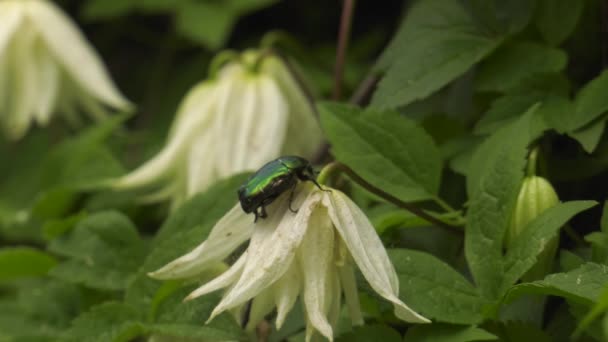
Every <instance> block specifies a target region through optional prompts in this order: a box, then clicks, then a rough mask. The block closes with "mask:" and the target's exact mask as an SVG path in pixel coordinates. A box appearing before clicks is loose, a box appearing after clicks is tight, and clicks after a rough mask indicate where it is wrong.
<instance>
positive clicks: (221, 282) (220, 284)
mask: <svg viewBox="0 0 608 342" xmlns="http://www.w3.org/2000/svg"><path fill="white" fill-rule="evenodd" d="M245 262H247V252H244V253H243V254H241V256H240V257H239V258H238V260H237V261H236V262H235V263H234V264H233V265H232V266H230V268H229V269H228V270H226V272H224V273H222V274H220V275H219V276H217V277H215V278H213V280H211V281H209V282H207V283H205V284H204V285H202V286H200V287H199V288H197V289H196V290H194V291H192V292H190V294H189V295H188V296H186V298H185V299H184V300H185V301H186V300H192V299H194V298H197V297H200V296H204V295H206V294H208V293H211V292H213V291H217V290H219V289H223V288H225V287H229V286H231V285H233V284H234V282H235V281H237V279H239V277H240V276H241V273H242V272H243V267H244V266H245ZM209 320H211V318H209Z"/></svg>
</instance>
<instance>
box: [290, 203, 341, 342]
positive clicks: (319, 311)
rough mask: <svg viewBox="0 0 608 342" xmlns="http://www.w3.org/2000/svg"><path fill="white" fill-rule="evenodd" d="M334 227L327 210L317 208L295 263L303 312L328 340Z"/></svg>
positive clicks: (330, 332) (330, 329)
mask: <svg viewBox="0 0 608 342" xmlns="http://www.w3.org/2000/svg"><path fill="white" fill-rule="evenodd" d="M333 253H334V230H333V229H332V224H331V221H330V219H329V217H328V216H327V209H325V208H324V207H319V208H317V209H316V210H315V211H314V212H313V214H312V215H311V216H310V222H309V223H308V230H307V232H306V235H305V236H304V239H303V240H302V243H301V245H300V248H299V249H298V262H299V264H300V267H301V268H302V275H303V285H304V289H303V290H304V296H303V302H304V306H305V308H306V315H307V317H308V320H309V321H310V323H311V324H312V326H313V327H314V328H315V329H316V330H318V331H319V332H320V333H321V334H322V335H323V336H325V337H327V338H328V339H329V340H332V339H333V331H332V327H331V324H330V323H329V321H328V319H327V314H328V312H329V308H330V306H331V304H332V300H333V299H334V298H335V296H336V295H337V296H339V294H340V292H338V293H335V292H333V286H332V283H333V281H332V280H333V276H334V275H332V274H330V270H331V269H332V266H333Z"/></svg>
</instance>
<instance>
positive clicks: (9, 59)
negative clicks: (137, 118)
mask: <svg viewBox="0 0 608 342" xmlns="http://www.w3.org/2000/svg"><path fill="white" fill-rule="evenodd" d="M104 105H106V106H109V107H113V108H115V109H123V110H126V109H128V108H129V107H130V103H129V101H128V100H126V99H125V98H124V97H123V96H122V95H121V94H120V92H119V91H118V90H117V89H116V87H115V86H114V84H113V83H112V81H111V80H110V77H109V76H108V73H107V71H106V70H105V67H104V65H103V63H102V62H101V60H100V58H99V56H98V55H97V53H96V52H95V51H94V50H93V47H92V46H91V45H90V44H89V43H88V42H87V41H86V38H85V37H84V36H83V35H82V33H81V32H80V31H79V30H78V27H77V26H76V24H75V23H74V22H72V20H71V19H70V18H69V17H68V16H66V15H65V13H63V12H62V11H61V9H59V8H58V7H57V6H56V5H54V4H53V3H52V2H50V1H46V0H0V125H1V126H2V129H3V130H4V132H5V135H6V136H7V137H8V138H10V139H19V138H21V137H22V136H23V135H24V134H25V133H26V132H27V130H28V128H29V126H30V125H31V124H32V122H33V121H35V122H37V123H38V124H39V125H43V126H44V125H46V124H47V123H48V122H49V120H50V119H51V116H52V115H53V113H55V112H58V113H60V114H61V115H63V116H64V118H65V119H67V120H69V121H70V122H72V123H74V124H77V123H79V122H80V118H79V115H78V112H79V110H83V111H85V112H86V113H87V114H89V115H92V116H93V118H95V119H99V118H102V117H105V116H106V114H107V113H106V110H105V108H104V107H103V106H104Z"/></svg>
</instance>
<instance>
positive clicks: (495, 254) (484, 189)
mask: <svg viewBox="0 0 608 342" xmlns="http://www.w3.org/2000/svg"><path fill="white" fill-rule="evenodd" d="M534 110H535V108H533V109H531V110H530V111H529V112H528V113H527V114H526V115H524V116H523V117H522V118H520V119H519V120H518V121H516V122H514V123H513V124H511V125H509V126H507V127H504V128H502V129H501V130H499V131H498V132H496V133H495V134H494V135H492V136H491V137H490V138H488V140H487V141H485V142H484V143H483V144H482V145H481V146H480V148H479V149H478V150H477V152H476V153H475V155H474V156H473V160H472V161H471V169H470V171H469V175H468V179H467V182H468V183H467V185H468V188H469V195H470V198H471V200H470V207H469V210H468V212H467V225H466V230H465V232H466V234H465V256H466V258H467V262H468V264H469V268H470V269H471V273H472V275H473V278H474V279H475V282H476V283H477V286H478V287H479V289H480V291H481V293H482V295H484V296H485V297H487V298H498V297H499V296H500V287H501V284H502V281H503V277H504V265H503V260H502V248H503V238H504V235H505V231H506V228H507V225H508V224H509V221H510V219H511V215H512V213H513V208H514V205H515V201H516V198H517V194H518V192H519V187H520V185H521V180H522V178H523V168H524V165H525V156H526V152H527V148H526V146H527V145H528V142H529V141H530V136H531V135H530V134H526V133H527V132H529V119H530V115H531V114H532V113H533V111H534Z"/></svg>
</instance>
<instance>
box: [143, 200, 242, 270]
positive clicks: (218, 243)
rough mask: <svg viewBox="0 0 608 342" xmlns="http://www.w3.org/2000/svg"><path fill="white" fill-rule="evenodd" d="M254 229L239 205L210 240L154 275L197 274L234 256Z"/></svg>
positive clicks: (227, 215)
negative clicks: (229, 256)
mask: <svg viewBox="0 0 608 342" xmlns="http://www.w3.org/2000/svg"><path fill="white" fill-rule="evenodd" d="M252 231H253V223H252V218H251V216H250V215H246V214H245V213H244V212H243V210H242V209H241V207H240V205H239V204H237V205H235V206H234V207H233V208H232V209H231V210H230V211H229V212H228V213H227V214H226V215H224V217H222V218H221V219H220V220H219V221H218V222H217V223H216V224H215V226H214V227H213V229H212V230H211V233H210V234H209V237H208V238H207V240H205V241H204V242H203V243H201V244H200V245H199V246H198V247H196V248H195V249H194V250H192V251H191V252H190V253H188V254H186V255H183V256H181V257H179V258H177V259H175V260H173V261H172V262H170V263H168V264H167V265H165V266H163V267H162V268H161V269H159V270H158V271H155V272H152V273H150V276H151V277H154V278H157V279H175V278H185V277H191V276H194V275H197V274H198V273H200V272H201V270H204V269H205V268H206V267H208V266H209V265H210V264H212V263H214V262H217V261H221V260H223V259H224V258H226V257H227V256H228V255H230V253H232V252H233V251H234V250H235V249H236V248H237V247H238V246H239V245H241V244H242V243H243V242H245V241H247V239H249V237H250V236H251V234H252Z"/></svg>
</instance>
